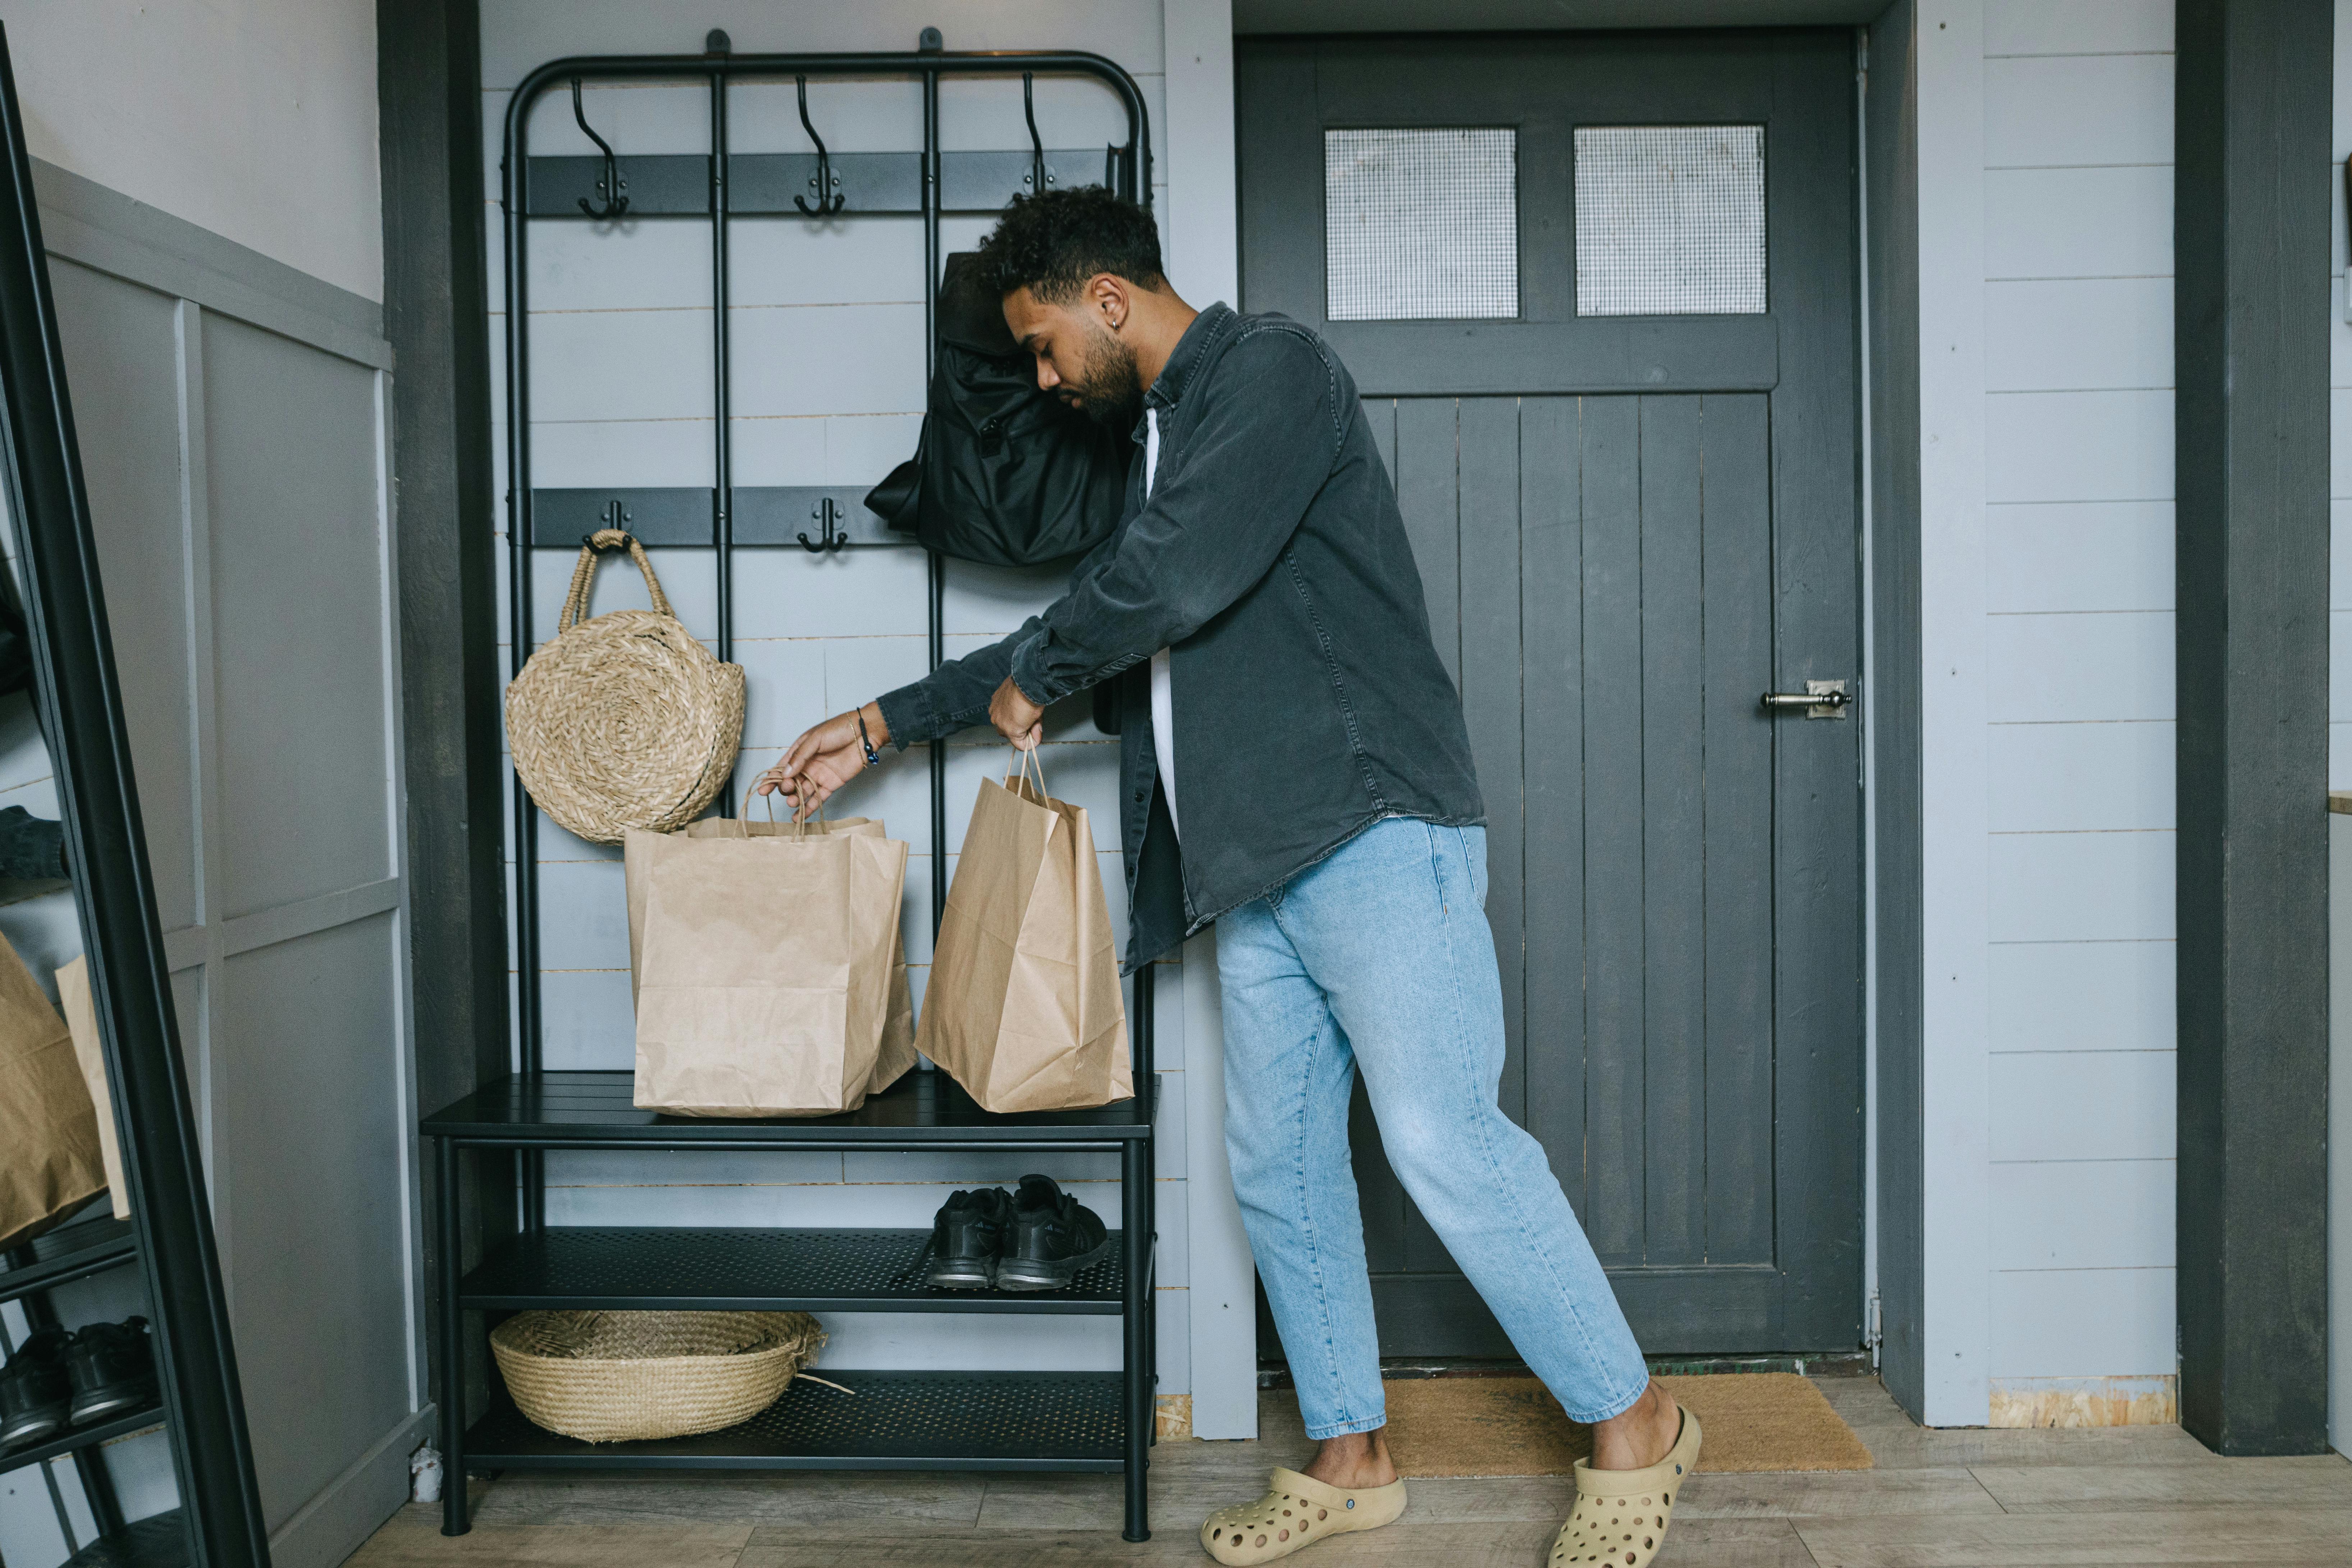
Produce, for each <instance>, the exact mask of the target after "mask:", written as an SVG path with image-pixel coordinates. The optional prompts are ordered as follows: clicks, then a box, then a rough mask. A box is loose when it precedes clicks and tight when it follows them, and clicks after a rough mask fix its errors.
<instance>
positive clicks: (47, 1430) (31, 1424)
mask: <svg viewBox="0 0 2352 1568" xmlns="http://www.w3.org/2000/svg"><path fill="white" fill-rule="evenodd" d="M72 1338H73V1336H71V1335H70V1334H68V1333H67V1332H66V1331H64V1330H63V1329H43V1330H41V1331H39V1332H38V1333H36V1334H35V1335H33V1336H32V1338H30V1339H28V1340H26V1342H24V1343H23V1344H21V1345H18V1346H17V1347H16V1354H14V1355H12V1356H10V1357H9V1358H8V1366H7V1369H6V1370H5V1371H0V1448H13V1447H18V1446H20V1445H22V1444H26V1443H39V1442H45V1441H47V1439H49V1438H51V1437H54V1436H57V1435H58V1433H59V1432H62V1431H64V1430H65V1425H66V1414H67V1409H68V1406H69V1405H71V1404H72V1402H73V1385H72V1384H71V1383H70V1382H69V1381H68V1379H67V1376H66V1347H67V1346H68V1344H70V1343H71V1342H72Z"/></svg>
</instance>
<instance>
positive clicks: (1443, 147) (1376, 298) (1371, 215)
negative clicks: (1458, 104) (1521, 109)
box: [1323, 127, 1519, 321]
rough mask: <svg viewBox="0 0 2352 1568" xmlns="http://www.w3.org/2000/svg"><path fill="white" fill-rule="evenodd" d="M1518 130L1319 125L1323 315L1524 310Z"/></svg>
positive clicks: (1448, 316) (1364, 317)
mask: <svg viewBox="0 0 2352 1568" xmlns="http://www.w3.org/2000/svg"><path fill="white" fill-rule="evenodd" d="M1518 140H1519V138H1518V132H1517V131H1514V130H1510V129H1508V128H1504V129H1480V128H1470V127H1465V128H1452V127H1447V128H1441V129H1436V130H1421V129H1407V128H1394V129H1381V130H1370V131H1326V132H1323V254H1324V289H1325V296H1326V302H1325V319H1326V320H1328V321H1437V320H1454V319H1462V318H1494V317H1500V318H1505V319H1507V318H1510V317H1514V316H1517V314H1518V313H1519V217H1518V212H1519V177H1518Z"/></svg>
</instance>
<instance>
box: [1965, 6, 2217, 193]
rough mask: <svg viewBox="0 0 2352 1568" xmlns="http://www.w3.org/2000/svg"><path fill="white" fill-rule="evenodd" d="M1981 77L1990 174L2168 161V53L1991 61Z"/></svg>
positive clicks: (2169, 86) (1989, 60)
mask: <svg viewBox="0 0 2352 1568" xmlns="http://www.w3.org/2000/svg"><path fill="white" fill-rule="evenodd" d="M2063 8H2064V7H2063V5H2061V6H2056V7H2053V9H2063ZM2171 162H2172V57H2171V55H2170V54H2169V53H2164V54H2116V55H2064V56H2059V57H2056V58H2048V57H2041V58H2036V57H2030V56H2029V57H2024V58H1987V59H1986V61H1985V166H1986V167H1987V168H1988V169H2006V168H2048V167H2051V166H2053V165H2060V166H2072V167H2082V166H2084V165H2089V164H2113V163H2160V164H2169V163H2171Z"/></svg>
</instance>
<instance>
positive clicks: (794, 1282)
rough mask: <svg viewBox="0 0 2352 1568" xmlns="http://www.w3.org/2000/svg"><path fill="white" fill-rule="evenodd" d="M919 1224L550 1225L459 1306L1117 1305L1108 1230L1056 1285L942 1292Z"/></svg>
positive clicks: (1114, 1250) (862, 1308)
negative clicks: (1098, 1256)
mask: <svg viewBox="0 0 2352 1568" xmlns="http://www.w3.org/2000/svg"><path fill="white" fill-rule="evenodd" d="M930 1236H931V1233H930V1232H929V1231H927V1230H800V1229H793V1230H767V1229H757V1230H755V1229H747V1228H731V1227H730V1228H703V1227H699V1226H697V1227H690V1228H689V1227H685V1226H680V1227H678V1228H676V1229H671V1228H668V1227H632V1228H626V1229H624V1228H620V1227H610V1226H561V1225H558V1226H548V1227H547V1228H546V1229H545V1230H533V1231H525V1232H523V1233H522V1234H521V1235H520V1236H513V1237H508V1238H507V1239H506V1240H505V1241H502V1242H500V1243H499V1246H498V1247H497V1249H496V1250H495V1251H493V1252H492V1253H491V1254H490V1256H489V1257H488V1258H484V1259H483V1260H482V1263H481V1266H480V1267H479V1268H476V1269H475V1270H474V1271H473V1272H472V1273H470V1274H468V1275H467V1276H466V1279H465V1283H464V1284H463V1285H461V1286H460V1287H459V1288H458V1292H457V1294H458V1299H459V1301H460V1303H461V1304H462V1305H464V1306H467V1307H471V1308H475V1309H478V1310H479V1309H488V1310H500V1311H522V1310H529V1309H532V1308H539V1309H547V1310H574V1311H580V1310H594V1309H599V1308H602V1309H607V1310H635V1311H675V1312H791V1311H800V1312H983V1313H1005V1312H1011V1313H1024V1312H1045V1313H1055V1312H1060V1313H1071V1312H1076V1313H1096V1314H1101V1313H1110V1314H1116V1313H1117V1312H1118V1311H1119V1310H1120V1309H1121V1307H1122V1306H1123V1304H1124V1301H1125V1277H1124V1271H1123V1270H1122V1268H1120V1262H1121V1260H1120V1257H1119V1252H1118V1247H1119V1245H1120V1242H1121V1239H1122V1238H1121V1237H1120V1233H1119V1232H1118V1231H1112V1232H1111V1233H1110V1245H1111V1254H1110V1256H1109V1257H1108V1258H1105V1259H1103V1260H1102V1261H1101V1262H1099V1263H1095V1264H1091V1265H1089V1266H1087V1268H1085V1269H1083V1270H1081V1271H1080V1272H1079V1274H1078V1276H1077V1278H1076V1279H1075V1280H1073V1281H1072V1282H1071V1285H1070V1288H1069V1289H1066V1290H994V1289H990V1290H942V1289H937V1288H936V1287H932V1286H928V1285H925V1284H924V1283H923V1282H922V1268H923V1262H924V1259H925V1258H926V1256H927V1252H928V1247H929V1241H930Z"/></svg>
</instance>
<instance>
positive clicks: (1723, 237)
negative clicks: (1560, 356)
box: [1576, 125, 1764, 316]
mask: <svg viewBox="0 0 2352 1568" xmlns="http://www.w3.org/2000/svg"><path fill="white" fill-rule="evenodd" d="M1763 310H1764V128H1763V127H1762V126H1760V125H1580V126H1579V127H1577V131H1576V313H1577V314H1578V315H1580V316H1739V315H1759V314H1761V313H1762V312H1763Z"/></svg>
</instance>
